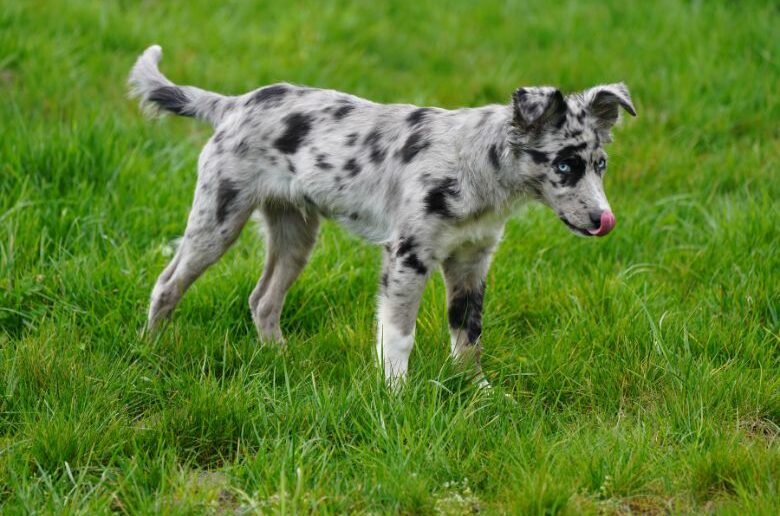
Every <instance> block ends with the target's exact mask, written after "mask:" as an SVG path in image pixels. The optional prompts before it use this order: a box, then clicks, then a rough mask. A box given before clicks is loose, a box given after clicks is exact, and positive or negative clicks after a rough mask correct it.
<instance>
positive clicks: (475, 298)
mask: <svg viewBox="0 0 780 516" xmlns="http://www.w3.org/2000/svg"><path fill="white" fill-rule="evenodd" d="M492 253H493V246H492V245H491V246H488V247H474V248H471V247H469V248H464V249H459V250H456V251H455V252H454V253H453V254H452V255H451V256H449V257H448V258H447V259H446V260H444V262H443V263H442V271H443V272H444V282H445V284H446V287H447V316H448V319H449V326H450V344H451V351H452V357H453V358H455V359H456V360H460V361H464V360H465V361H468V360H471V361H473V364H474V366H475V368H476V373H477V375H478V378H479V382H480V386H484V387H487V386H489V384H488V383H487V380H485V378H484V376H482V369H481V365H480V354H481V352H482V345H481V343H480V337H481V335H482V305H483V299H484V295H485V277H486V276H487V272H488V268H489V267H490V259H491V256H492Z"/></svg>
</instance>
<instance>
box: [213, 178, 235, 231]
mask: <svg viewBox="0 0 780 516" xmlns="http://www.w3.org/2000/svg"><path fill="white" fill-rule="evenodd" d="M238 193H239V190H238V188H237V187H236V184H235V183H234V182H233V181H231V180H229V179H224V180H222V181H220V183H219V186H218V187H217V222H218V223H220V224H222V222H224V221H225V217H227V214H228V213H229V212H230V208H231V204H232V203H233V201H234V200H235V198H236V196H237V195H238Z"/></svg>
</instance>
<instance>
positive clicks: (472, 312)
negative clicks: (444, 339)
mask: <svg viewBox="0 0 780 516" xmlns="http://www.w3.org/2000/svg"><path fill="white" fill-rule="evenodd" d="M484 296H485V285H484V283H483V284H481V285H480V286H479V287H478V288H477V289H476V290H468V291H466V292H460V293H458V294H456V295H455V296H454V297H453V298H452V299H451V300H450V306H449V308H448V310H447V316H448V318H449V321H450V328H453V329H460V330H466V335H467V336H468V339H469V343H471V344H473V343H475V342H476V341H477V339H479V336H480V335H481V334H482V303H483V299H484Z"/></svg>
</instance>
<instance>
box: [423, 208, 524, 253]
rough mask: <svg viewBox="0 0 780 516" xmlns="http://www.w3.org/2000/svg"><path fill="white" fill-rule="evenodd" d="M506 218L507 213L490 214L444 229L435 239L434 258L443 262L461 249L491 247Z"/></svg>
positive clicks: (498, 236)
mask: <svg viewBox="0 0 780 516" xmlns="http://www.w3.org/2000/svg"><path fill="white" fill-rule="evenodd" d="M508 216H509V215H508V214H507V213H497V212H491V213H487V214H485V215H482V216H481V217H479V218H476V219H474V220H472V221H468V222H465V223H462V224H459V225H453V226H449V227H447V228H445V229H444V230H443V231H442V232H441V233H440V234H439V236H438V239H437V245H436V251H435V253H436V258H437V259H438V260H444V259H446V258H447V257H448V256H450V255H451V254H452V253H453V252H454V251H456V250H457V249H460V248H463V247H484V248H488V247H493V246H494V245H495V244H496V242H498V240H499V239H500V238H501V234H502V232H503V230H504V225H505V224H506V220H507V218H508Z"/></svg>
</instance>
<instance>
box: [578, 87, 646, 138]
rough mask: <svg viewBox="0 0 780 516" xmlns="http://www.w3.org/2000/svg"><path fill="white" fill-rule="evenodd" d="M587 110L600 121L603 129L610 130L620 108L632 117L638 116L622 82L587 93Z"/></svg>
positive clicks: (593, 89) (596, 88)
mask: <svg viewBox="0 0 780 516" xmlns="http://www.w3.org/2000/svg"><path fill="white" fill-rule="evenodd" d="M585 105H586V108H587V110H588V111H589V112H590V114H591V115H593V116H594V117H595V118H596V120H598V121H599V125H600V126H601V128H602V129H606V130H609V129H611V128H612V126H613V125H615V122H617V119H618V107H622V108H623V109H625V110H626V111H628V112H629V114H630V115H631V116H636V109H634V104H633V103H632V102H631V95H630V94H629V93H628V88H627V87H626V85H625V84H623V83H622V82H618V83H615V84H605V85H603V86H596V87H595V88H591V89H589V90H587V91H586V92H585Z"/></svg>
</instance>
